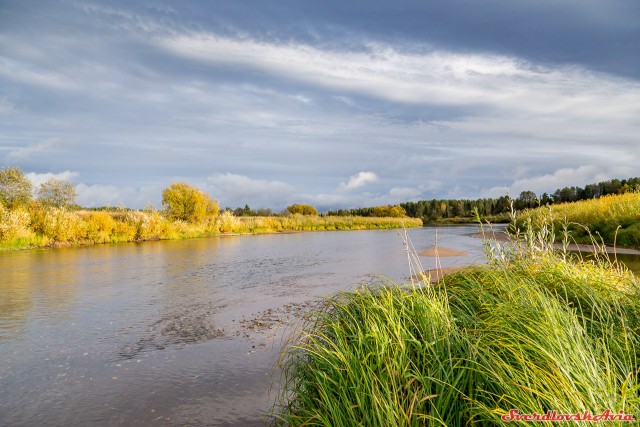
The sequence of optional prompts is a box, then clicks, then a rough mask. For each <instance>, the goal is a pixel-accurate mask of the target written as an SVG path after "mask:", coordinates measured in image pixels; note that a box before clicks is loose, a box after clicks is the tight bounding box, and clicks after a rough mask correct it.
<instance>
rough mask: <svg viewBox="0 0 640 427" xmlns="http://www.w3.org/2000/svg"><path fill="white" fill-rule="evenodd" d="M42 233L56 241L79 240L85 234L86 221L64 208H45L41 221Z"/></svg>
mask: <svg viewBox="0 0 640 427" xmlns="http://www.w3.org/2000/svg"><path fill="white" fill-rule="evenodd" d="M40 227H41V230H42V234H44V235H45V236H46V237H48V238H50V239H51V240H52V241H53V242H56V243H67V242H79V241H82V240H83V237H84V236H85V235H86V227H87V225H86V223H85V222H84V221H83V220H82V218H81V217H80V216H79V215H77V214H75V213H73V212H69V211H67V210H66V209H65V208H50V209H47V210H46V212H45V214H44V218H43V220H42V223H41V224H40Z"/></svg>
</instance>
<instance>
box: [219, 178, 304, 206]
mask: <svg viewBox="0 0 640 427" xmlns="http://www.w3.org/2000/svg"><path fill="white" fill-rule="evenodd" d="M207 185H208V187H209V188H210V189H211V191H212V193H213V196H214V197H219V199H220V202H221V203H222V204H223V205H224V206H231V207H236V206H242V205H245V204H253V206H254V207H277V208H283V207H285V206H286V204H287V203H288V202H289V201H290V200H291V199H292V196H293V195H294V191H295V187H294V186H292V185H290V184H287V183H285V182H281V181H269V180H264V179H252V178H249V177H248V176H245V175H236V174H232V173H225V174H218V175H212V176H210V177H208V178H207ZM256 205H257V206H256Z"/></svg>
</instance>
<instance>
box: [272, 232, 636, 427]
mask: <svg viewBox="0 0 640 427" xmlns="http://www.w3.org/2000/svg"><path fill="white" fill-rule="evenodd" d="M497 250H498V251H499V249H497ZM494 255H502V256H497V257H495V258H490V265H486V266H472V267H467V268H463V269H461V270H460V271H457V272H454V271H448V272H449V273H451V274H448V275H445V276H444V279H442V280H440V281H439V282H438V283H437V284H435V285H428V286H404V287H403V286H399V285H395V284H394V283H391V282H387V281H383V282H380V283H379V284H378V286H373V287H372V286H367V287H363V288H362V289H360V290H358V291H356V292H353V293H342V294H339V295H337V296H336V297H334V298H331V299H329V300H328V302H327V305H326V306H325V307H320V308H319V309H318V310H317V311H316V312H315V313H313V315H312V316H311V317H310V318H309V319H308V321H307V323H306V324H305V330H304V331H303V332H302V333H301V334H300V335H299V336H298V337H297V339H296V340H295V341H294V345H293V346H292V347H290V348H289V350H288V352H287V354H286V357H285V359H284V361H283V363H282V366H283V369H284V372H285V374H284V377H285V387H284V391H283V392H282V394H281V396H282V399H281V401H280V402H279V405H277V406H276V407H275V409H274V411H275V416H276V417H277V420H278V422H279V423H281V424H282V425H292V426H293V425H303V424H317V425H358V424H366V425H370V426H386V425H414V424H415V425H448V426H464V425H468V424H469V423H478V424H482V425H501V424H502V423H503V420H504V418H503V417H504V416H508V415H509V413H510V411H511V410H512V409H513V408H517V409H518V410H519V412H520V413H522V414H533V413H540V412H541V411H542V410H543V409H546V408H553V409H554V410H557V411H558V413H568V414H574V413H577V412H580V413H582V412H583V410H584V409H585V408H587V409H589V410H590V411H594V413H600V412H598V411H603V410H604V408H610V409H611V411H612V413H614V414H626V415H625V416H627V417H631V418H626V419H627V420H629V419H633V417H634V416H635V414H637V413H638V411H639V410H640V402H639V401H638V399H637V393H636V387H637V386H638V378H637V376H636V375H634V374H633V373H634V372H636V370H637V364H636V361H637V360H638V357H640V353H639V351H638V349H639V348H640V334H639V331H640V323H639V321H638V319H640V302H639V301H640V279H638V277H636V276H634V275H633V274H631V273H630V272H629V271H626V270H624V269H620V268H617V267H616V266H611V265H609V264H607V263H606V262H600V261H598V260H597V259H596V260H595V261H594V262H588V263H587V262H584V263H583V262H580V261H577V262H573V261H569V260H567V259H565V258H564V257H562V256H560V255H557V254H555V253H554V252H553V251H552V249H551V248H550V247H549V246H543V247H540V246H538V245H537V241H534V240H531V241H529V242H523V244H522V246H521V247H519V248H517V249H516V250H509V251H506V252H500V253H498V254H494ZM442 272H444V271H442ZM558 367H561V368H562V369H558ZM541 408H542V409H541Z"/></svg>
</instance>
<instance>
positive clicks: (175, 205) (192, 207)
mask: <svg viewBox="0 0 640 427" xmlns="http://www.w3.org/2000/svg"><path fill="white" fill-rule="evenodd" d="M162 206H163V207H164V209H165V211H166V214H167V216H168V217H169V218H171V219H174V220H182V221H187V222H192V223H197V222H202V221H204V220H205V219H206V218H210V217H215V216H217V215H218V212H220V206H218V202H217V200H214V199H212V198H211V196H210V195H209V194H207V193H205V192H203V191H202V190H200V189H199V188H196V187H194V186H192V185H189V184H187V183H185V182H176V183H174V184H171V185H170V186H169V187H167V188H165V189H164V190H163V191H162Z"/></svg>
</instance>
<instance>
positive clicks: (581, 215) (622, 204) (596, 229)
mask: <svg viewBox="0 0 640 427" xmlns="http://www.w3.org/2000/svg"><path fill="white" fill-rule="evenodd" d="M548 218H551V219H552V221H553V224H554V232H555V235H556V238H557V239H558V240H560V239H561V238H562V233H563V225H566V227H567V231H568V232H569V234H570V237H571V238H572V239H573V240H575V241H576V242H577V243H589V242H590V241H591V237H590V235H593V236H596V237H598V239H601V241H602V242H604V243H607V244H614V243H615V244H617V245H619V246H624V247H630V248H640V193H626V194H620V195H611V196H604V197H600V198H599V199H592V200H585V201H581V202H573V203H563V204H559V205H552V206H551V207H550V208H547V207H541V208H537V209H533V210H529V211H524V212H522V213H520V214H519V215H518V223H519V224H523V223H525V222H527V221H530V222H531V224H532V225H534V226H535V225H536V224H539V223H540V222H541V221H546V220H547V219H548Z"/></svg>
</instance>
